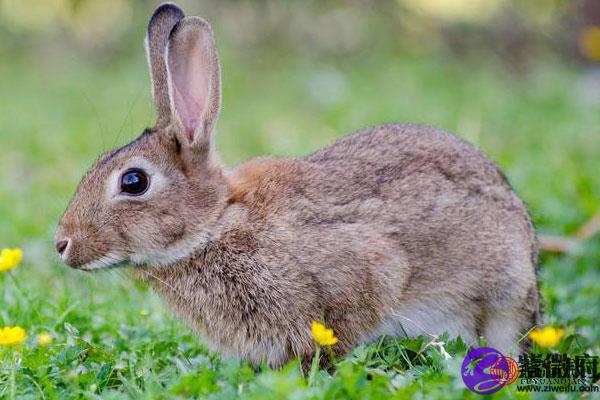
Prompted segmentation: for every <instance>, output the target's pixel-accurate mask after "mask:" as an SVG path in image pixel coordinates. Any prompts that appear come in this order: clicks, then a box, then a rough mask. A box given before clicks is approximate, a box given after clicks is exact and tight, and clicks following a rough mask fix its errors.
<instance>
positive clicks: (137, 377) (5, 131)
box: [0, 46, 600, 399]
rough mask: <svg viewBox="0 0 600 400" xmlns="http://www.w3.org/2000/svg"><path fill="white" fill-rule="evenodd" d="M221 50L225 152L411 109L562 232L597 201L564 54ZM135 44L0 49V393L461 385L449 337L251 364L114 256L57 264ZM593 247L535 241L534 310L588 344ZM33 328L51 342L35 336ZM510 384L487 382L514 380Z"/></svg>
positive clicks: (270, 148)
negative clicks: (0, 56) (11, 250)
mask: <svg viewBox="0 0 600 400" xmlns="http://www.w3.org/2000/svg"><path fill="white" fill-rule="evenodd" d="M236 50H239V49H235V48H234V46H230V47H228V46H224V47H223V48H222V63H223V79H224V108H223V112H222V115H221V119H220V122H219V129H218V130H219V132H218V148H219V151H220V153H221V155H222V156H223V159H224V160H225V161H226V162H227V163H228V164H229V165H234V164H236V163H238V162H240V161H242V160H244V159H247V158H249V157H252V156H256V155H259V154H264V153H273V154H279V155H301V154H306V153H308V152H310V151H312V150H315V149H317V148H319V147H321V146H323V145H325V144H327V143H329V142H331V141H332V140H333V139H334V138H336V137H338V136H341V135H343V134H345V133H348V132H350V131H353V130H357V129H360V128H363V127H366V126H368V125H373V124H379V123H384V122H417V123H427V124H431V125H435V126H438V127H442V128H445V129H447V130H450V131H453V132H456V133H457V134H458V135H460V136H461V137H464V138H466V139H467V140H469V141H471V142H474V143H476V144H477V145H478V146H480V147H481V148H483V149H484V151H486V152H487V153H488V154H489V155H490V156H491V157H492V158H494V159H495V160H497V161H498V163H499V164H500V165H501V167H502V168H503V169H504V171H505V172H506V174H507V176H508V177H509V179H510V181H511V183H512V184H513V186H514V188H515V190H516V191H517V192H518V193H519V194H520V195H521V196H522V197H523V199H525V200H526V202H527V203H528V204H529V206H530V209H531V212H532V215H533V217H534V219H535V222H536V224H537V227H538V229H539V230H540V231H541V232H551V233H568V232H571V231H573V230H574V229H575V228H576V227H577V226H578V225H579V224H581V223H582V222H584V221H585V220H586V218H588V217H589V216H590V215H591V214H592V213H594V212H595V211H596V210H597V208H598V206H599V203H600V202H599V199H600V174H598V171H600V158H599V157H598V154H600V110H599V107H598V105H589V104H585V103H584V102H582V101H580V99H579V96H578V94H577V91H576V88H577V85H578V79H579V78H580V76H581V73H582V72H581V71H579V70H578V69H576V68H574V67H569V66H566V65H563V64H561V63H559V62H557V61H555V60H552V59H549V60H546V61H544V62H539V63H538V64H537V65H535V66H534V67H533V68H532V70H531V71H530V73H529V74H527V75H525V76H513V75H510V74H508V73H507V72H505V71H503V70H502V69H501V68H500V67H498V66H497V65H496V63H495V62H494V61H495V60H494V59H493V58H491V59H490V57H487V56H486V57H482V58H480V59H465V60H456V59H453V58H451V57H447V56H444V55H439V54H429V53H425V52H404V53H402V52H398V51H395V50H391V49H384V48H382V49H381V50H380V51H377V52H374V53H376V54H377V55H372V56H369V57H350V56H339V55H338V56H335V57H333V56H331V57H322V58H318V57H316V56H314V57H311V56H310V55H308V56H307V54H306V52H302V51H300V50H298V51H293V50H290V51H289V52H287V51H286V52H283V51H282V52H276V51H270V50H269V49H265V48H257V49H255V50H246V51H236ZM144 62H145V60H144V56H143V53H142V50H141V46H138V47H135V48H133V50H131V51H130V56H128V57H126V58H125V59H121V60H119V61H118V62H117V61H115V62H111V63H106V64H103V63H93V62H92V61H91V60H90V59H88V58H85V57H84V56H82V55H80V54H79V55H78V54H77V53H70V52H67V54H61V55H58V56H55V57H52V56H50V57H47V58H44V59H43V60H41V61H39V60H38V59H37V58H36V56H34V55H29V56H16V57H13V58H12V59H11V60H10V62H8V63H7V62H3V63H1V64H0V77H1V79H2V84H1V85H0V110H1V111H0V149H1V152H0V199H1V202H0V221H1V224H0V247H13V246H19V247H22V248H23V249H24V251H25V258H24V261H23V263H22V265H21V266H19V267H18V268H17V269H15V270H13V271H11V272H10V273H2V274H0V302H1V303H0V326H3V325H20V326H23V327H24V328H25V329H26V330H27V333H28V336H29V338H28V339H27V341H26V342H25V343H23V344H22V345H21V346H19V347H14V348H0V359H1V360H2V369H1V370H0V398H36V397H45V398H60V399H63V398H109V399H110V398H128V397H129V398H169V397H174V398H177V397H191V396H197V397H211V398H224V399H229V398H235V397H239V398H244V399H245V398H265V397H268V398H294V399H304V398H311V399H320V398H323V399H333V398H351V397H353V398H388V397H396V398H408V397H415V398H421V397H420V395H419V393H423V396H424V397H425V398H428V399H429V398H432V399H435V398H440V399H448V398H457V399H458V398H476V397H477V396H476V395H474V394H472V393H471V392H469V391H468V390H467V389H466V388H465V387H464V385H463V383H462V381H461V378H460V373H459V366H460V362H461V361H462V357H463V356H464V351H465V348H464V345H463V344H462V343H461V342H460V341H455V340H449V341H447V340H445V339H444V338H442V341H444V342H448V343H446V345H445V348H446V350H447V351H448V352H449V353H450V354H451V355H452V356H453V358H452V359H451V360H449V361H446V360H444V359H443V357H442V354H441V352H440V349H439V347H436V346H435V345H433V344H431V340H430V339H428V338H419V339H411V340H408V339H405V340H382V341H380V342H379V343H375V344H373V345H370V346H368V347H359V348H357V349H356V350H355V351H354V352H353V353H352V354H350V355H348V356H347V357H345V358H343V359H340V360H338V361H337V363H336V368H335V372H332V373H329V372H327V371H325V370H320V371H318V372H317V373H316V374H315V375H313V376H312V377H311V379H310V382H309V380H308V379H307V378H305V377H303V376H302V375H301V373H300V370H299V368H298V365H297V364H291V365H289V366H288V367H286V368H284V369H283V370H280V371H273V370H269V369H268V368H265V367H263V368H259V369H257V370H255V369H254V368H252V367H250V366H249V365H247V364H244V363H242V362H240V361H239V360H235V359H227V358H221V357H220V356H219V355H218V354H214V353H211V352H210V351H209V350H208V349H207V348H206V347H205V346H204V345H203V344H202V339H201V338H198V337H196V336H195V335H193V334H192V333H191V331H189V330H188V329H187V328H186V327H185V326H183V325H182V324H181V323H179V322H178V321H176V320H175V319H174V318H173V316H172V315H170V314H169V313H168V312H167V311H166V310H165V309H164V308H163V307H162V305H161V304H160V302H159V301H158V299H157V297H156V295H154V294H153V293H152V291H151V290H149V289H148V288H147V287H145V286H143V285H140V284H137V283H135V282H133V281H130V280H129V279H127V278H125V277H123V276H122V275H121V274H119V273H117V272H114V271H113V272H103V273H97V274H93V275H91V274H85V273H82V272H78V271H73V270H70V269H68V268H66V267H64V266H63V265H61V264H60V262H59V261H58V259H57V257H56V256H55V254H54V249H53V243H52V235H53V230H54V227H55V224H56V222H57V220H58V218H59V217H60V215H61V212H62V211H63V210H64V208H65V207H66V205H67V202H68V200H69V198H70V195H71V193H72V192H73V190H74V188H75V185H76V184H77V182H78V180H79V178H80V177H81V175H82V174H83V172H84V171H85V169H86V168H87V167H88V166H89V165H90V164H91V162H92V161H93V160H94V158H95V157H96V156H97V155H98V154H99V152H100V151H102V150H105V149H107V148H110V147H113V146H116V145H120V144H123V143H126V142H127V141H128V140H131V139H132V138H133V137H135V136H136V135H137V134H139V133H140V132H141V131H142V129H143V128H144V127H145V126H148V125H151V123H152V118H153V117H152V108H151V103H150V100H149V82H148V78H147V76H146V67H145V65H144ZM598 260H600V238H595V239H593V240H591V241H589V242H588V243H586V244H585V245H583V246H582V247H580V248H579V249H578V250H577V251H575V252H572V253H570V254H567V255H563V256H544V257H542V258H541V262H540V273H539V276H540V283H541V294H542V300H543V303H544V308H545V315H544V319H545V321H546V322H548V323H553V324H557V325H560V326H563V327H565V328H566V329H567V332H568V334H569V336H568V339H566V340H565V341H564V343H563V348H561V349H560V350H564V351H570V352H580V351H583V350H587V351H588V352H591V353H594V354H599V352H600V330H599V329H598V320H599V319H600V302H599V301H598V298H600V284H599V283H598V282H600V269H599V268H598ZM40 332H49V333H51V334H52V336H53V337H54V341H53V343H52V344H50V345H49V346H46V347H42V346H39V345H38V344H37V340H36V335H37V334H38V333H40ZM515 389H516V388H515V385H513V386H512V387H510V388H505V389H503V390H502V391H501V392H499V394H497V395H496V396H495V397H496V398H528V397H529V396H528V395H523V394H519V395H517V394H516V392H515ZM538 397H539V398H545V396H541V395H539V396H538ZM546 397H547V396H546Z"/></svg>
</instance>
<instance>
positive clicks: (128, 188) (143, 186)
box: [121, 169, 150, 196]
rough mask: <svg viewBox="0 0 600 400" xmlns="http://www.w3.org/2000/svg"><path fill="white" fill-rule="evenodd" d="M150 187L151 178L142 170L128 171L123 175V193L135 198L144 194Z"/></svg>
mask: <svg viewBox="0 0 600 400" xmlns="http://www.w3.org/2000/svg"><path fill="white" fill-rule="evenodd" d="M148 186H150V178H149V177H148V175H146V173H145V172H144V171H142V170H141V169H128V170H127V171H125V172H124V173H123V175H121V193H126V194H129V195H133V196H139V195H141V194H144V193H145V192H146V190H148Z"/></svg>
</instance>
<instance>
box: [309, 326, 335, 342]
mask: <svg viewBox="0 0 600 400" xmlns="http://www.w3.org/2000/svg"><path fill="white" fill-rule="evenodd" d="M310 330H311V333H312V336H313V338H314V339H315V341H316V342H317V343H318V344H319V345H320V346H333V345H334V344H336V343H337V341H338V338H337V337H335V335H334V334H333V329H329V328H327V327H326V326H325V325H323V324H321V323H319V322H317V321H313V322H312V324H311V326H310Z"/></svg>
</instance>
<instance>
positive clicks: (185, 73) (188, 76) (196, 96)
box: [166, 17, 221, 147]
mask: <svg viewBox="0 0 600 400" xmlns="http://www.w3.org/2000/svg"><path fill="white" fill-rule="evenodd" d="M166 60H167V76H168V83H169V97H170V101H171V110H172V113H173V119H174V120H175V121H177V122H178V123H179V125H180V129H181V133H182V134H183V138H184V139H185V143H187V144H188V145H192V144H194V145H196V144H200V145H203V146H206V145H208V146H209V147H210V146H211V145H212V142H213V140H212V136H213V131H214V128H215V124H216V121H217V117H218V115H219V109H220V107H221V72H220V67H219V59H218V56H217V50H216V48H215V42H214V37H213V31H212V29H211V27H210V25H209V24H208V22H207V21H206V20H204V19H202V18H199V17H185V18H183V19H182V20H181V21H179V23H178V24H177V25H176V26H175V28H174V29H173V31H172V32H171V35H170V37H169V41H168V44H167V54H166Z"/></svg>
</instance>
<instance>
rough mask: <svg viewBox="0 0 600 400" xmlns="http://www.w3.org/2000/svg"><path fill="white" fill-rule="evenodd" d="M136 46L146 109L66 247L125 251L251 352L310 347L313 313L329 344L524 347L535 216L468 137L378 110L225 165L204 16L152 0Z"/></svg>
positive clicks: (534, 316) (96, 177)
mask: <svg viewBox="0 0 600 400" xmlns="http://www.w3.org/2000/svg"><path fill="white" fill-rule="evenodd" d="M146 50H147V56H148V62H149V69H150V76H151V82H152V97H153V101H154V105H155V108H156V114H157V117H156V124H155V126H154V127H153V128H150V129H146V130H145V131H144V132H143V133H142V134H141V135H140V136H139V137H138V138H137V139H135V140H133V141H132V142H131V143H129V144H127V145H125V146H123V147H121V148H118V149H116V150H112V151H109V152H107V153H105V154H103V155H101V156H100V157H99V158H98V160H97V161H96V162H95V163H94V165H93V166H92V167H91V169H90V170H89V171H88V172H87V173H86V174H85V176H84V177H83V179H82V181H81V182H80V184H79V186H78V187H77V189H76V193H75V195H74V197H73V198H72V200H71V202H70V203H69V205H68V208H67V209H66V211H65V212H64V214H63V215H62V218H61V219H60V222H59V224H58V227H57V231H56V237H55V240H56V248H57V251H58V253H59V254H60V257H61V258H62V260H63V262H64V263H66V264H67V265H68V266H70V267H72V268H76V269H79V270H83V271H94V270H100V269H105V268H114V267H118V266H129V267H130V268H129V269H130V270H131V273H132V275H133V277H134V279H139V280H142V281H144V282H147V283H148V284H149V285H150V286H151V287H152V288H153V289H154V291H155V292H156V293H158V295H159V296H160V297H161V298H162V299H163V300H164V302H165V303H166V305H167V307H168V308H170V309H171V310H172V311H173V312H174V313H175V314H176V315H178V316H179V317H180V318H181V319H183V320H184V321H185V322H186V323H187V324H188V325H189V326H190V327H191V328H192V329H193V330H194V331H195V332H197V333H198V334H199V335H200V336H201V337H202V338H203V339H204V340H205V341H206V342H207V343H208V344H209V346H210V347H211V348H212V349H214V350H215V351H219V352H221V353H222V354H224V355H227V356H233V357H239V358H241V359H242V360H245V361H248V362H250V363H252V364H255V365H258V364H261V363H263V362H266V363H267V364H268V365H270V366H271V367H274V368H277V367H281V366H282V365H284V364H285V363H287V362H288V361H290V360H293V359H296V358H298V359H305V358H306V357H311V356H312V355H313V354H314V352H315V350H316V343H315V341H314V339H313V337H312V336H311V322H312V321H320V322H322V323H324V324H325V325H326V326H328V327H331V328H332V329H333V330H334V334H335V335H336V336H337V338H338V339H339V342H338V343H337V344H336V345H334V346H333V350H334V352H335V353H336V354H341V355H343V354H344V353H347V352H348V351H350V350H351V349H353V348H354V347H355V346H357V345H359V344H363V343H369V342H371V341H373V340H375V339H376V338H377V337H380V336H382V335H391V336H397V337H401V336H409V337H412V336H418V335H433V336H436V335H440V334H441V333H443V332H448V333H449V335H451V336H453V337H454V336H461V337H462V339H463V340H464V341H465V342H466V343H467V344H470V345H473V346H477V345H478V343H480V340H481V337H482V336H483V337H485V340H486V341H487V343H488V345H489V346H491V347H493V348H495V349H497V350H499V351H501V352H508V351H516V352H518V351H523V348H524V347H525V346H527V338H526V337H525V336H526V333H527V332H528V330H530V329H531V328H533V327H534V326H536V325H537V324H538V323H539V319H540V312H539V305H538V290H537V279H536V263H537V261H536V258H537V244H536V243H537V242H536V236H535V232H534V228H533V226H532V222H531V219H530V216H529V214H528V211H527V208H526V206H525V205H524V203H523V202H522V201H521V200H520V199H519V198H518V197H517V195H516V194H515V193H514V192H513V190H512V189H511V186H510V185H509V183H508V182H507V179H506V178H505V177H504V175H503V174H502V172H500V170H499V169H498V167H497V166H496V165H495V164H494V162H492V161H491V160H490V159H489V158H487V157H486V156H485V155H484V154H483V153H482V152H480V151H479V150H478V149H477V148H476V147H474V146H473V145H471V144H468V143H466V142H464V141H462V140H461V139H459V138H457V137H455V136H453V135H451V134H449V133H446V132H445V131H442V130H440V129H436V128H431V127H427V126H418V125H381V126H375V127H371V128H368V129H364V130H361V131H359V132H355V133H353V134H351V135H349V136H346V137H344V138H342V139H339V140H338V141H336V142H335V143H333V144H331V145H329V146H328V147H325V148H323V149H321V150H318V151H316V152H315V153H313V154H310V155H308V156H306V157H303V158H283V157H270V156H269V157H267V156H265V157H259V158H256V159H252V160H250V161H248V162H245V163H243V164H241V165H239V166H237V167H235V168H232V169H228V168H226V167H225V166H223V164H222V163H221V161H220V160H219V157H218V155H217V153H216V149H215V126H216V122H217V117H218V114H219V109H220V107H221V77H220V64H219V59H218V55H217V50H216V48H215V42H214V36H213V31H212V28H211V26H210V25H209V23H208V22H207V21H206V20H204V19H202V18H200V17H195V16H184V13H183V11H182V10H181V9H180V8H179V7H178V6H176V5H175V4H172V3H164V4H161V5H159V6H158V7H157V9H156V10H155V11H154V13H153V15H152V17H151V19H150V22H149V24H148V32H147V37H146ZM524 337H525V338H524Z"/></svg>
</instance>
